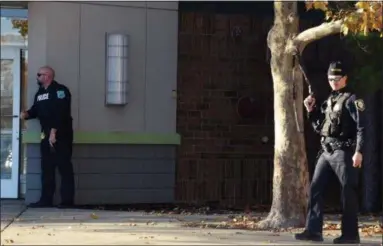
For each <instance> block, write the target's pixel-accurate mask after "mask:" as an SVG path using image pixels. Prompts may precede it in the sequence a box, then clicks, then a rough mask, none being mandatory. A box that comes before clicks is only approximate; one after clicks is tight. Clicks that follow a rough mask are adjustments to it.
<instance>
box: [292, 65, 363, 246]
mask: <svg viewBox="0 0 383 246" xmlns="http://www.w3.org/2000/svg"><path fill="white" fill-rule="evenodd" d="M328 81H329V84H330V86H331V88H332V92H331V94H330V96H329V97H328V99H327V100H326V101H325V102H324V103H323V104H322V105H321V106H319V107H317V106H316V102H315V98H314V97H313V96H311V95H310V96H308V97H307V98H306V99H305V100H304V105H305V107H306V109H307V112H308V118H309V121H310V122H311V124H312V126H313V128H314V131H315V132H316V133H318V134H320V135H321V145H322V149H323V150H322V153H321V155H320V157H319V158H318V160H317V163H316V166H315V171H314V175H313V178H312V182H311V186H310V192H309V203H308V214H307V221H306V226H305V230H304V231H303V232H302V233H298V234H295V239H297V240H306V241H323V237H322V227H323V211H322V210H323V199H322V195H323V192H324V189H325V188H326V184H327V180H328V178H329V176H330V174H331V172H334V173H335V174H336V176H337V177H338V179H339V181H340V184H341V188H342V192H341V196H342V208H343V215H342V221H341V223H342V224H341V225H342V234H341V236H340V237H338V238H336V239H334V244H345V243H346V244H347V243H359V242H360V238H359V232H358V217H357V215H358V193H357V188H358V176H359V170H360V169H359V168H360V167H361V165H362V157H363V143H364V117H363V111H364V110H365V105H364V102H363V100H362V99H359V98H358V97H357V96H356V95H355V94H354V93H353V92H352V91H351V89H350V88H348V87H347V73H346V72H345V69H344V67H343V65H342V63H341V62H333V63H331V64H330V66H329V69H328Z"/></svg>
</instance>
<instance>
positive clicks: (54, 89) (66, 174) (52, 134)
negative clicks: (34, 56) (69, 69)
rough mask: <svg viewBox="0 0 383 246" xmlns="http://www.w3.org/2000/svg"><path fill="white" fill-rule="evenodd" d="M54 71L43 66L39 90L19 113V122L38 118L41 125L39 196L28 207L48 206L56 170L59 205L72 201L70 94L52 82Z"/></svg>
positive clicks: (63, 87)
mask: <svg viewBox="0 0 383 246" xmlns="http://www.w3.org/2000/svg"><path fill="white" fill-rule="evenodd" d="M54 77H55V72H54V70H53V69H52V68H51V67H49V66H44V67H42V68H40V69H39V72H38V73H37V83H38V85H39V89H38V91H37V93H36V95H35V98H34V103H33V106H32V107H31V108H30V109H29V110H28V111H24V112H21V114H20V118H21V119H26V120H29V119H35V118H38V119H39V121H40V125H41V143H40V150H41V186H42V187H41V197H40V200H39V201H38V202H36V203H32V204H30V207H51V206H52V205H53V195H54V192H55V184H56V182H55V171H56V167H57V168H58V170H59V173H60V176H61V187H60V188H61V204H60V205H59V207H62V208H65V207H71V206H72V205H73V199H74V177H73V176H74V175H73V166H72V162H71V158H72V143H73V128H72V116H71V93H70V91H69V89H68V88H67V87H66V86H64V85H62V84H59V83H58V82H57V81H55V80H54Z"/></svg>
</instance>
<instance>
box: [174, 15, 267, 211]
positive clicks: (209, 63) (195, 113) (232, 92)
mask: <svg viewBox="0 0 383 246" xmlns="http://www.w3.org/2000/svg"><path fill="white" fill-rule="evenodd" d="M269 24H270V20H266V21H264V22H263V23H262V20H259V19H256V18H254V17H248V16H235V15H204V14H197V13H185V14H181V16H180V30H179V65H178V66H179V67H178V76H179V77H178V84H177V87H178V91H179V97H178V104H177V132H179V133H181V135H182V145H181V146H180V147H179V149H178V163H177V170H178V171H177V184H176V187H177V188H176V189H177V192H176V198H177V200H179V201H187V202H196V203H200V202H212V201H220V202H221V203H223V204H227V205H234V204H242V203H244V202H246V203H247V202H252V201H255V200H256V201H257V203H265V204H267V203H269V202H270V188H271V186H270V181H271V176H272V170H271V169H272V165H271V164H272V154H273V139H274V136H273V134H274V132H273V99H272V80H271V74H270V72H269V66H268V64H267V62H266V44H265V43H264V40H265V39H266V35H267V30H268V25H269ZM236 27H240V29H236ZM235 30H237V31H240V32H242V34H241V35H240V36H239V37H238V38H235V37H233V36H232V35H231V34H232V32H233V31H235ZM254 68H257V69H254ZM241 98H244V100H243V101H242V102H244V104H243V105H242V106H241V107H240V108H239V111H238V102H239V99H241ZM250 98H251V100H248V102H247V103H246V99H250ZM239 113H242V115H246V116H249V115H250V117H241V115H240V114H239ZM263 137H267V138H268V139H269V141H268V142H267V143H264V142H263V141H262V138H263Z"/></svg>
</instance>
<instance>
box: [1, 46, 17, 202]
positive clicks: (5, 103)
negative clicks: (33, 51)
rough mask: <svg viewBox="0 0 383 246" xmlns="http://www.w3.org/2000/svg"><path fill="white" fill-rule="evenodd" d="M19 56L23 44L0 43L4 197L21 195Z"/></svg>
mask: <svg viewBox="0 0 383 246" xmlns="http://www.w3.org/2000/svg"><path fill="white" fill-rule="evenodd" d="M20 56H21V51H20V48H18V47H12V46H7V45H1V108H0V120H1V128H0V129H1V143H0V144H1V145H0V165H1V171H0V174H1V198H18V195H19V194H18V193H19V161H20V156H19V153H20V140H19V139H20V119H19V114H20Z"/></svg>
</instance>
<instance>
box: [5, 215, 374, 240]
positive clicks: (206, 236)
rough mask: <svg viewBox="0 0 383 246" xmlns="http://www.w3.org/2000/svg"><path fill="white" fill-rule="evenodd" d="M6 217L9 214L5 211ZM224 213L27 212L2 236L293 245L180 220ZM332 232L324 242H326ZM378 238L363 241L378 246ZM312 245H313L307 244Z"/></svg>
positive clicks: (287, 236) (281, 236) (271, 236)
mask: <svg viewBox="0 0 383 246" xmlns="http://www.w3.org/2000/svg"><path fill="white" fill-rule="evenodd" d="M9 216H10V213H9ZM227 219H228V216H227V215H188V216H186V215H169V214H147V213H144V212H120V211H119V212H115V211H96V210H85V209H84V210H81V209H67V210H59V209H56V208H49V209H27V210H26V211H25V212H23V213H22V214H21V216H19V217H18V218H16V219H14V221H13V223H11V225H9V226H8V227H7V228H6V229H5V230H4V231H3V232H2V233H1V244H2V245H12V244H13V245H21V244H28V245H52V244H59V245H65V244H66V245H107V244H109V245H111V244H115V245H147V244H149V245H150V244H153V245H165V244H166V245H234V244H235V245H239V244H240V245H261V244H263V245H265V244H272V245H298V244H302V245H303V244H307V243H306V242H297V241H295V240H293V238H292V234H291V233H289V232H287V233H278V234H277V233H272V232H259V231H258V232H256V231H249V230H234V229H207V228H205V229H201V228H185V227H183V223H185V222H192V221H195V222H199V221H201V220H203V221H205V222H212V223H214V222H215V223H217V222H220V221H225V220H226V221H227ZM335 235H336V232H334V234H333V235H332V236H330V237H326V241H325V242H324V243H322V244H320V245H323V244H326V243H327V244H331V242H332V239H333V238H334V237H335ZM381 242H382V239H381V236H380V237H379V236H378V237H369V238H363V239H362V243H363V244H366V245H367V244H368V245H380V244H381ZM312 245H313V244H312Z"/></svg>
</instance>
